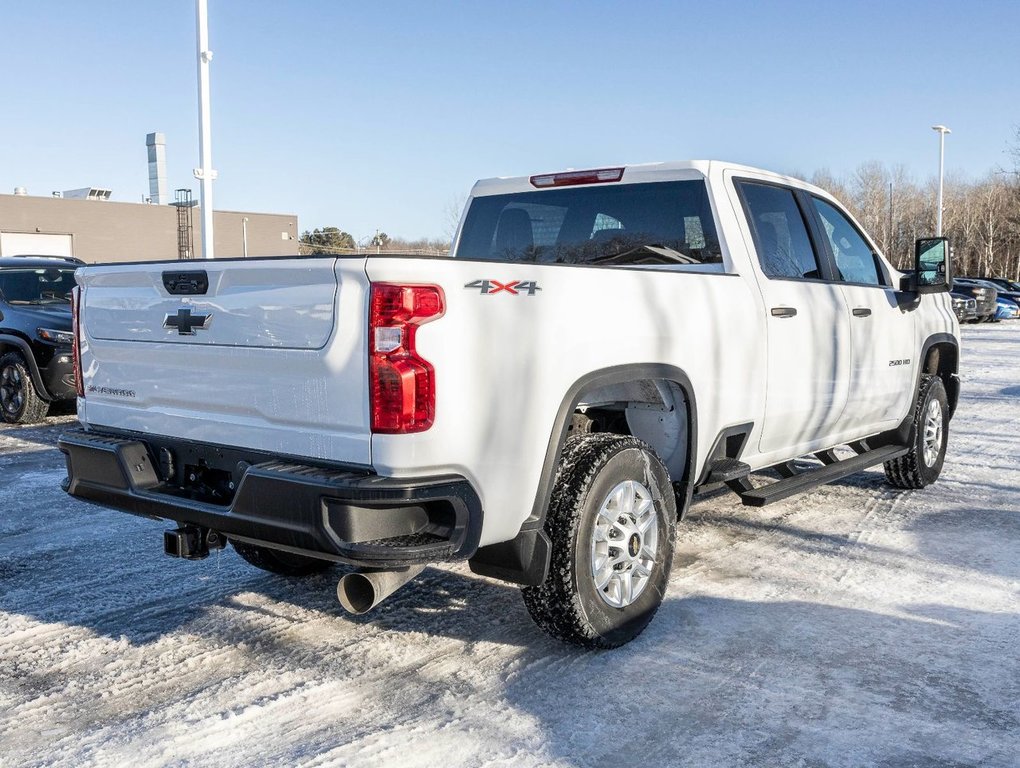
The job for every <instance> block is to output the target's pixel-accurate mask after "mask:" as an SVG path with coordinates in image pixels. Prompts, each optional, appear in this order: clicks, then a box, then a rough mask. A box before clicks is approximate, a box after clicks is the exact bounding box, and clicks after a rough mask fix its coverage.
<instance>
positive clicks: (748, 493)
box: [726, 445, 910, 507]
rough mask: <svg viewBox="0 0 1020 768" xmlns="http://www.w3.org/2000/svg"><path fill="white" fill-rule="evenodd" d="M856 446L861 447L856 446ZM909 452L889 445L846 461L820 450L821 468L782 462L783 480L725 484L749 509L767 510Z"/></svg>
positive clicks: (831, 452) (736, 481)
mask: <svg viewBox="0 0 1020 768" xmlns="http://www.w3.org/2000/svg"><path fill="white" fill-rule="evenodd" d="M853 447H854V448H855V449H857V448H858V446H856V445H855V446H853ZM861 447H863V446H861ZM909 450H910V449H909V448H908V447H907V446H905V445H887V446H883V447H882V448H874V449H872V450H869V451H864V452H862V453H858V454H857V455H855V456H850V457H848V458H845V459H840V458H838V457H837V456H836V454H835V453H834V452H833V451H831V450H829V451H820V452H819V453H817V454H815V455H816V456H817V457H818V459H819V460H820V461H822V462H823V464H822V466H820V467H815V468H813V469H809V470H806V471H799V470H796V469H795V466H794V464H793V462H788V461H787V462H783V463H782V464H779V465H777V466H776V467H774V469H776V470H778V472H779V474H780V475H781V476H782V478H783V479H782V480H777V481H776V482H774V483H769V484H768V485H763V486H762V487H761V488H754V487H751V484H750V482H749V481H748V480H747V479H746V477H740V478H734V479H731V480H729V481H728V482H726V484H727V485H728V486H729V487H730V489H731V490H732V491H734V492H735V493H737V494H738V495H739V496H740V498H741V500H742V501H743V502H744V504H745V505H746V506H749V507H764V506H765V505H766V504H771V503H772V502H774V501H780V500H782V499H786V498H789V497H790V496H795V495H796V494H798V493H803V492H804V491H809V490H811V489H812V488H817V487H818V486H819V485H824V484H825V483H831V482H832V481H834V480H839V479H841V478H844V477H847V476H848V475H853V474H856V473H857V472H860V471H861V470H864V469H867V468H868V467H873V466H875V465H876V464H881V463H882V462H885V461H891V460H892V459H896V458H899V457H900V456H903V455H904V454H905V453H907V452H908V451H909Z"/></svg>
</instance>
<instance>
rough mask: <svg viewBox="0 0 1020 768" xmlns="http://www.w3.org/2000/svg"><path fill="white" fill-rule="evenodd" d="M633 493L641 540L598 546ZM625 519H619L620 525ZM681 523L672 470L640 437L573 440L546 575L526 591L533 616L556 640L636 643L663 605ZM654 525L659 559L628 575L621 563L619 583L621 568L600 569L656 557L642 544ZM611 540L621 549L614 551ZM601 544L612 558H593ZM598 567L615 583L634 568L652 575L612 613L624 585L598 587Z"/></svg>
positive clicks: (553, 511)
mask: <svg viewBox="0 0 1020 768" xmlns="http://www.w3.org/2000/svg"><path fill="white" fill-rule="evenodd" d="M621 488H622V489H623V490H619V489H621ZM628 489H630V490H629V493H630V494H631V495H630V497H629V499H630V507H629V508H630V509H638V508H640V509H641V510H642V512H641V514H642V515H644V517H642V518H641V519H642V520H644V521H645V525H647V529H646V530H645V531H644V532H642V533H640V535H639V537H638V538H637V539H635V538H634V534H632V535H630V536H629V537H623V538H613V539H612V541H611V540H610V538H605V539H601V540H600V541H601V544H599V545H597V544H596V543H595V541H596V533H597V531H596V527H598V528H599V529H600V530H602V531H603V532H605V531H606V525H607V520H608V519H609V517H612V516H614V515H616V514H617V512H616V510H618V509H624V508H628V507H627V506H626V500H624V497H625V496H626V495H627V493H628ZM646 494H647V495H646ZM635 499H643V500H642V501H635ZM649 500H650V501H651V503H652V506H651V507H649V505H648V501H649ZM652 513H654V517H655V519H654V521H649V520H648V518H647V515H649V514H652ZM628 519H631V520H637V518H636V517H633V518H628ZM623 520H624V516H621V517H620V518H619V519H618V522H622V521H623ZM676 520H677V511H676V498H675V496H674V493H673V488H672V486H671V484H670V480H669V472H668V471H667V470H666V467H665V466H664V465H663V463H662V461H661V460H660V459H659V457H658V456H656V455H655V452H654V451H653V450H652V449H651V448H650V447H649V446H648V445H647V444H645V443H643V442H642V441H640V440H638V439H637V438H635V437H629V436H625V435H616V434H608V433H596V434H586V435H578V436H576V437H573V438H571V439H570V440H569V441H568V442H567V445H566V446H565V448H564V451H563V458H562V460H561V462H560V467H559V471H558V473H557V477H556V482H555V485H554V487H553V493H552V499H551V501H550V504H549V509H548V511H547V513H546V520H545V531H546V534H547V535H548V536H549V539H550V541H551V542H552V556H551V562H550V569H549V575H548V577H547V578H546V580H545V582H544V583H542V584H541V585H540V586H537V587H525V588H523V589H522V590H521V593H522V595H523V597H524V604H525V605H526V606H527V608H528V611H529V613H531V616H532V618H533V619H534V620H535V622H536V623H537V624H538V625H539V626H540V627H541V628H542V629H543V630H545V631H546V632H547V633H549V634H550V635H552V636H553V637H555V638H557V639H559V640H562V641H564V642H568V643H573V644H575V645H579V646H582V647H584V648H616V647H619V646H621V645H623V644H625V643H627V642H629V641H631V640H633V639H634V638H635V637H637V636H638V635H639V634H640V633H641V632H642V631H643V630H644V628H645V627H646V626H648V623H649V622H650V621H651V620H652V617H653V616H655V613H656V611H657V610H658V609H659V605H660V604H661V603H662V598H663V595H664V594H665V590H666V585H667V583H668V581H669V572H670V568H671V566H672V563H673V549H674V545H675V538H676ZM628 525H630V524H629V523H628ZM639 526H640V523H635V524H634V525H632V526H631V530H634V531H637V530H638V527H639ZM653 527H654V529H655V534H654V540H655V546H654V557H652V556H647V557H646V558H645V559H644V560H642V561H641V562H640V565H639V563H638V561H637V560H631V562H630V565H631V569H628V568H627V567H626V566H627V563H621V564H620V565H622V566H623V568H622V571H623V572H624V573H623V575H622V577H620V576H617V573H620V571H617V570H616V566H612V568H613V570H609V571H607V570H603V569H604V568H605V566H606V564H607V563H610V562H612V561H613V560H616V559H621V558H625V557H627V556H628V555H627V553H629V556H630V557H631V558H634V557H639V558H640V557H642V556H644V555H646V553H649V552H651V551H652V550H651V549H647V550H646V549H645V546H646V544H648V543H649V542H651V540H652V536H653V534H652V533H651V530H652V528H653ZM598 535H599V536H601V535H602V534H598ZM606 535H607V536H608V537H613V536H619V532H618V531H617V530H616V529H615V527H614V528H613V530H609V531H608V534H606ZM613 542H615V543H616V544H618V545H624V546H615V547H614V546H613ZM604 545H608V546H609V547H611V548H610V549H607V550H605V551H606V552H608V553H609V554H608V555H603V554H599V553H597V552H596V546H604ZM625 547H626V549H625ZM597 563H602V564H603V569H599V572H600V573H603V574H604V573H609V574H610V579H611V582H612V580H614V579H619V578H623V579H625V580H626V579H628V578H631V577H630V576H629V574H630V573H631V570H632V569H634V570H633V572H634V573H639V574H643V573H644V572H645V571H646V570H647V571H648V575H647V576H641V577H639V581H638V586H637V587H634V586H633V584H634V582H633V581H631V582H629V583H631V585H632V587H631V590H632V594H633V595H634V597H633V600H632V601H631V602H629V603H628V604H626V605H623V606H622V607H615V606H614V605H612V604H611V603H610V602H609V601H610V600H612V598H613V597H614V595H617V596H618V595H620V594H623V593H621V592H619V591H617V592H614V591H613V590H614V589H616V588H617V587H618V586H619V584H620V582H615V583H610V584H609V585H608V586H607V587H603V588H601V589H600V587H599V586H598V585H597V583H596V578H599V576H597V575H596V568H597V567H598V566H597ZM640 579H644V584H643V585H641V583H640ZM607 589H608V590H609V591H606V590H607ZM620 589H623V587H620ZM621 602H623V601H622V600H621Z"/></svg>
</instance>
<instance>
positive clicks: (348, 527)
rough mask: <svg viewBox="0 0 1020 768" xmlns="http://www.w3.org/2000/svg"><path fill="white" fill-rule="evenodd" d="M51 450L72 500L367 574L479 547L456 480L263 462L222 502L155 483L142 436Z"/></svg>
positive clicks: (64, 443) (81, 440)
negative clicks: (61, 463) (58, 456)
mask: <svg viewBox="0 0 1020 768" xmlns="http://www.w3.org/2000/svg"><path fill="white" fill-rule="evenodd" d="M58 446H59V448H60V450H61V451H63V452H64V454H65V456H66V459H67V480H66V481H65V484H64V486H65V490H66V491H67V492H68V493H69V494H71V495H72V496H76V497H78V498H81V499H86V500H88V501H93V502H97V503H99V504H102V505H104V506H107V507H113V508H115V509H119V510H122V511H124V512H129V513H131V514H135V515H141V516H144V517H150V518H159V519H165V520H173V521H175V522H177V523H178V524H180V525H181V526H198V527H200V528H205V529H208V530H210V531H218V532H219V533H221V534H224V535H226V536H227V537H228V538H234V539H239V540H242V541H246V542H250V543H254V544H259V545H263V546H267V547H271V548H275V549H281V550H285V551H288V552H294V553H296V554H303V555H307V556H311V557H319V558H323V559H327V560H335V561H339V562H345V563H350V564H352V565H358V566H362V567H367V568H396V567H403V566H408V565H414V564H418V563H431V562H440V561H444V560H460V559H466V558H469V557H471V555H473V554H474V552H475V550H476V549H477V547H478V537H479V535H480V533H481V523H482V509H481V502H480V500H479V498H478V494H476V493H475V491H474V489H473V488H472V487H471V485H470V483H468V481H467V480H465V479H464V478H463V477H460V476H457V475H444V476H440V477H430V478H416V479H397V478H387V477H380V476H378V475H373V474H369V473H367V472H365V471H364V470H358V469H351V470H349V471H348V470H345V469H326V468H321V467H313V466H308V465H302V464H295V463H289V462H287V463H285V462H281V461H262V462H260V463H253V464H251V465H250V466H247V467H246V468H245V469H244V471H243V474H242V475H241V477H240V481H239V482H238V483H237V490H236V492H235V493H234V495H233V498H232V499H231V500H230V503H229V504H227V505H221V504H213V503H209V502H206V501H199V500H196V499H194V498H189V497H188V495H187V493H186V492H185V491H184V489H181V488H179V487H176V486H174V485H172V484H170V483H167V482H166V481H164V480H163V479H162V477H161V471H160V469H157V467H158V466H159V464H158V463H156V462H155V461H154V456H156V455H158V452H157V451H154V450H152V449H151V448H150V446H149V445H147V444H146V442H145V441H144V440H140V439H133V438H131V439H128V438H122V437H116V436H106V435H100V434H97V433H94V432H85V431H83V430H76V431H73V432H67V433H65V434H63V435H62V436H61V438H60V441H59V443H58Z"/></svg>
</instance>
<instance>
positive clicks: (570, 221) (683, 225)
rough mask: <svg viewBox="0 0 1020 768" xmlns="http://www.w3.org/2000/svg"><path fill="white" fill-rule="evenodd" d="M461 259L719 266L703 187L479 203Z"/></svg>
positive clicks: (560, 192) (553, 193)
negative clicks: (716, 264) (715, 264)
mask: <svg viewBox="0 0 1020 768" xmlns="http://www.w3.org/2000/svg"><path fill="white" fill-rule="evenodd" d="M454 255H455V257H457V258H464V259H483V260H490V261H508V262H533V263H560V264H596V265H606V266H611V265H620V264H689V265H691V264H693V265H697V264H714V263H719V262H721V261H722V254H721V251H720V248H719V238H718V235H717V234H716V228H715V221H714V220H713V218H712V211H711V207H710V205H709V201H708V191H707V189H706V188H705V182H704V181H663V182H654V183H646V184H614V185H611V186H609V185H592V186H579V187H568V188H562V189H551V190H542V191H535V192H520V193H514V194H508V195H491V196H486V197H477V198H475V199H474V200H473V201H472V203H471V207H470V208H469V209H468V213H467V217H466V218H465V220H464V228H463V231H462V234H461V238H460V242H459V244H458V247H457V251H456V253H455V254H454Z"/></svg>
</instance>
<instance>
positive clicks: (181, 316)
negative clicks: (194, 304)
mask: <svg viewBox="0 0 1020 768" xmlns="http://www.w3.org/2000/svg"><path fill="white" fill-rule="evenodd" d="M210 320H212V315H193V314H191V310H190V309H178V310H177V314H176V315H167V316H166V319H165V320H163V327H164V328H176V329H177V333H179V334H180V335H181V336H194V335H195V329H196V328H197V329H199V330H204V329H205V328H208V327H209V321H210Z"/></svg>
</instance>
